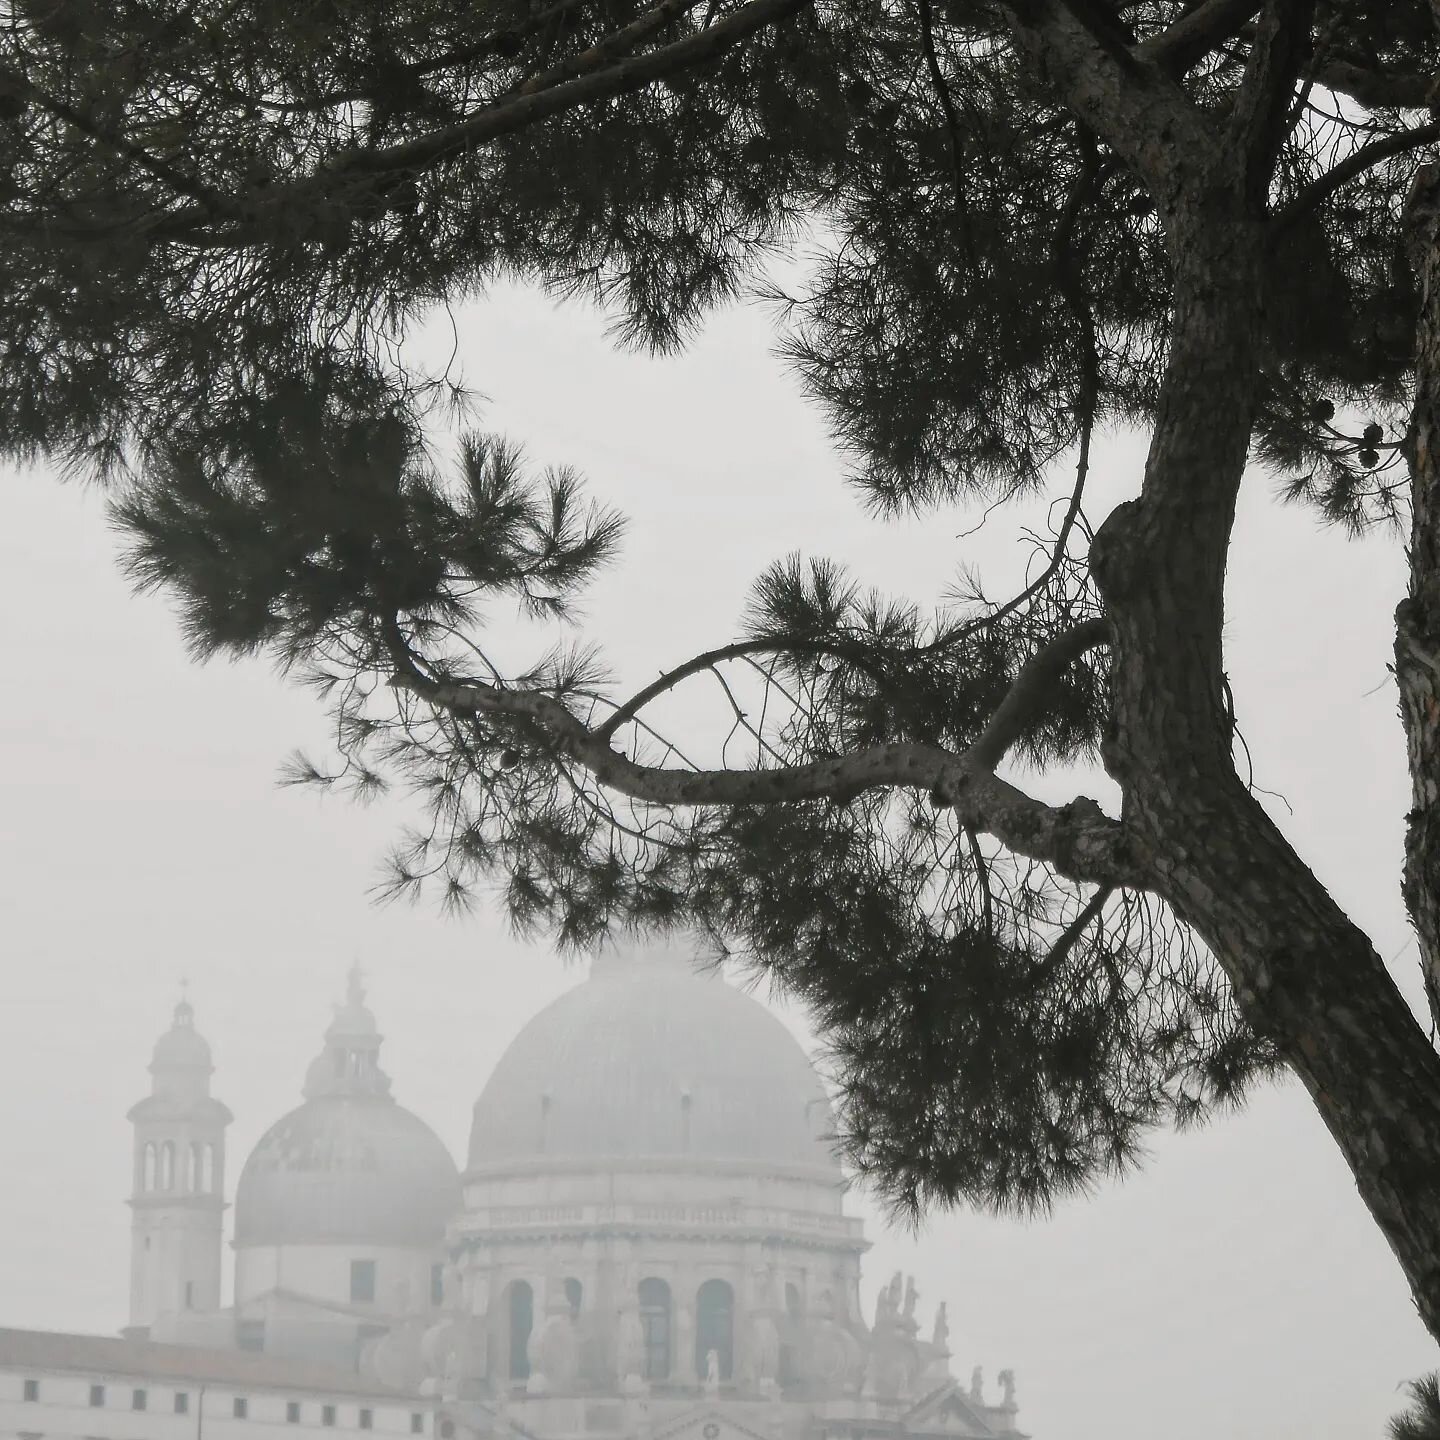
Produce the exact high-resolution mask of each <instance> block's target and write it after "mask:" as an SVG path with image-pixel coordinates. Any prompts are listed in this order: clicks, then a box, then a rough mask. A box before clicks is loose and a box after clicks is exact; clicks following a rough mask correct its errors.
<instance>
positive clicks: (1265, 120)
mask: <svg viewBox="0 0 1440 1440" xmlns="http://www.w3.org/2000/svg"><path fill="white" fill-rule="evenodd" d="M1314 14H1315V0H1266V6H1265V15H1264V18H1263V19H1262V20H1261V21H1260V24H1259V26H1258V27H1257V28H1256V33H1255V40H1254V42H1253V44H1252V45H1251V47H1250V57H1249V59H1248V60H1247V61H1246V64H1245V74H1244V76H1243V78H1242V79H1241V81H1240V91H1239V94H1238V95H1237V96H1236V98H1235V108H1234V110H1233V111H1232V112H1231V116H1230V124H1229V127H1228V128H1229V136H1228V140H1227V144H1226V148H1227V150H1229V151H1231V153H1232V154H1233V155H1234V157H1235V160H1236V161H1237V162H1238V165H1239V173H1238V176H1237V178H1238V180H1239V183H1240V192H1241V194H1242V195H1243V196H1244V198H1245V201H1246V203H1247V205H1248V206H1249V207H1250V209H1251V211H1252V212H1253V213H1259V212H1261V211H1262V210H1263V209H1264V206H1265V201H1266V197H1267V196H1268V195H1269V193H1270V179H1271V176H1272V175H1273V174H1274V173H1275V161H1276V158H1277V157H1278V156H1279V154H1280V149H1281V147H1282V146H1283V145H1284V143H1285V139H1286V136H1287V135H1288V133H1289V129H1290V124H1291V116H1290V112H1291V108H1292V101H1293V99H1294V94H1295V82H1296V81H1297V80H1298V79H1299V78H1300V73H1301V70H1302V69H1303V67H1304V64H1305V61H1306V60H1308V59H1309V58H1310V53H1311V38H1310V28H1311V22H1312V20H1313V18H1314Z"/></svg>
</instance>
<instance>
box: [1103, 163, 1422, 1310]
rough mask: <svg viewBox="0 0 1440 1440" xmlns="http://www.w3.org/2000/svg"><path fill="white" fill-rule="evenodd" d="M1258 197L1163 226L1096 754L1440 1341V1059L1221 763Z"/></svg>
mask: <svg viewBox="0 0 1440 1440" xmlns="http://www.w3.org/2000/svg"><path fill="white" fill-rule="evenodd" d="M1237 179H1238V177H1237ZM1246 209H1247V207H1245V206H1244V204H1243V202H1241V201H1240V199H1239V194H1238V186H1237V193H1236V196H1235V201H1234V203H1227V201H1226V197H1225V196H1224V194H1223V193H1221V192H1219V191H1217V192H1216V193H1215V194H1213V195H1211V196H1209V197H1208V198H1202V199H1201V200H1200V202H1199V203H1197V204H1195V205H1194V207H1193V209H1187V211H1186V215H1185V217H1183V224H1182V225H1181V226H1180V227H1179V233H1177V234H1176V235H1175V236H1174V237H1173V238H1174V244H1173V250H1174V253H1176V254H1177V256H1178V257H1179V268H1178V271H1177V277H1176V298H1175V321H1174V330H1173V332H1172V348H1171V355H1170V361H1169V367H1168V370H1167V374H1166V379H1165V385H1164V389H1163V391H1162V398H1161V404H1160V410H1159V415H1158V419H1157V424H1156V429H1155V433H1154V436H1153V440H1152V444H1151V449H1150V454H1149V459H1148V462H1147V466H1146V473H1145V482H1144V487H1143V490H1142V494H1141V498H1140V500H1138V501H1136V502H1132V503H1131V504H1129V505H1127V506H1122V507H1121V508H1120V509H1119V510H1118V511H1117V512H1116V513H1115V515H1114V516H1112V518H1111V519H1110V520H1109V521H1108V522H1107V523H1106V525H1105V526H1104V527H1103V528H1102V531H1101V534H1100V535H1099V536H1098V537H1097V542H1096V546H1095V548H1094V551H1093V556H1092V558H1093V565H1094V573H1095V577H1096V580H1097V583H1098V584H1099V586H1100V588H1101V591H1102V593H1103V595H1104V597H1105V600H1106V607H1107V613H1108V615H1109V618H1110V621H1111V624H1112V626H1113V628H1114V633H1115V648H1114V657H1115V658H1114V675H1115V709H1114V730H1113V734H1112V735H1111V737H1110V739H1109V741H1108V743H1107V745H1106V747H1105V759H1106V764H1107V766H1108V768H1109V769H1110V770H1111V772H1112V774H1114V775H1115V777H1116V778H1117V780H1119V782H1120V783H1121V785H1122V786H1123V788H1124V793H1125V820H1126V825H1127V828H1128V829H1129V830H1130V832H1131V833H1132V835H1133V837H1134V838H1135V841H1136V845H1137V852H1138V853H1139V854H1140V855H1141V856H1142V858H1143V859H1144V860H1145V861H1146V863H1148V864H1149V865H1150V867H1151V869H1152V871H1153V875H1154V881H1153V888H1154V889H1155V890H1156V891H1157V892H1158V893H1159V894H1161V895H1163V896H1164V897H1165V899H1166V900H1167V901H1168V902H1169V903H1170V904H1171V905H1172V906H1173V907H1174V909H1175V911H1176V913H1177V914H1179V915H1180V916H1181V917H1182V918H1183V919H1184V920H1186V921H1187V922H1188V923H1190V924H1191V925H1192V926H1193V927H1194V928H1195V930H1196V931H1197V932H1198V933H1199V934H1200V935H1201V936H1202V937H1203V938H1204V939H1205V941H1206V942H1207V943H1208V944H1209V946H1210V947H1211V949H1212V950H1213V951H1214V953H1215V955H1216V958H1217V959H1218V960H1219V962H1220V964H1221V965H1222V966H1223V967H1224V969H1225V971H1226V973H1227V974H1228V975H1229V977H1230V980H1231V982H1232V984H1233V986H1234V989H1235V992H1236V996H1237V1000H1238V1003H1239V1004H1240V1006H1241V1009H1242V1011H1243V1012H1244V1014H1245V1015H1246V1017H1247V1019H1248V1020H1249V1021H1250V1022H1251V1023H1252V1024H1253V1025H1254V1026H1255V1027H1256V1028H1257V1029H1258V1030H1260V1031H1261V1032H1262V1033H1264V1034H1266V1035H1268V1036H1270V1037H1271V1038H1272V1039H1273V1040H1274V1041H1275V1043H1276V1045H1277V1046H1278V1048H1279V1051H1280V1053H1281V1054H1282V1055H1283V1056H1284V1058H1285V1060H1286V1061H1287V1062H1288V1063H1289V1065H1290V1066H1291V1067H1292V1068H1293V1069H1294V1070H1295V1072H1296V1073H1297V1074H1298V1075H1299V1076H1300V1078H1301V1080H1302V1081H1303V1083H1304V1084H1305V1086H1306V1088H1307V1089H1308V1091H1309V1093H1310V1095H1311V1097H1312V1099H1313V1100H1314V1102H1315V1105H1316V1108H1317V1109H1318V1110H1319V1112H1320V1115H1321V1117H1322V1119H1323V1120H1324V1121H1325V1124H1326V1125H1327V1127H1328V1128H1329V1130H1330V1133H1331V1134H1332V1136H1333V1137H1334V1138H1335V1140H1336V1143H1337V1144H1338V1145H1339V1147H1340V1149H1341V1151H1342V1153H1343V1154H1344V1156H1345V1158H1346V1161H1347V1163H1348V1164H1349V1165H1350V1168H1351V1170H1352V1172H1353V1174H1354V1177H1355V1181H1356V1185H1357V1187H1358V1189H1359V1191H1360V1194H1361V1196H1362V1198H1363V1199H1364V1201H1365V1203H1366V1205H1367V1206H1368V1208H1369V1209H1370V1212H1371V1214H1372V1215H1373V1216H1374V1218H1375V1220H1376V1222H1377V1224H1378V1225H1379V1226H1380V1228H1381V1230H1382V1231H1383V1233H1384V1234H1385V1237H1386V1239H1387V1240H1388V1241H1389V1243H1390V1245H1391V1248H1392V1249H1393V1251H1394V1252H1395V1255H1396V1257H1397V1258H1398V1260H1399V1262H1400V1264H1401V1267H1402V1268H1403V1270H1404V1273H1405V1275H1406V1278H1407V1280H1408V1281H1409V1283H1410V1286H1411V1291H1412V1294H1413V1295H1414V1298H1415V1302H1416V1305H1417V1308H1418V1309H1419V1311H1420V1314H1421V1317H1422V1319H1423V1320H1424V1322H1425V1324H1426V1326H1427V1327H1428V1328H1429V1329H1430V1331H1431V1333H1432V1334H1434V1335H1435V1336H1436V1337H1437V1339H1440V1057H1437V1056H1436V1054H1435V1052H1434V1050H1433V1049H1432V1048H1431V1046H1430V1045H1429V1044H1428V1042H1427V1041H1426V1038H1425V1036H1424V1034H1423V1033H1422V1031H1421V1030H1420V1028H1419V1027H1418V1026H1417V1025H1416V1024H1415V1022H1414V1019H1413V1017H1412V1016H1411V1014H1410V1012H1409V1009H1408V1007H1407V1006H1406V1005H1405V1002H1404V1000H1403V998H1402V997H1401V995H1400V994H1399V992H1398V990H1397V989H1396V987H1395V985H1394V983H1393V982H1392V981H1391V979H1390V976H1389V974H1388V973H1387V971H1386V969H1385V967H1384V965H1383V963H1382V962H1381V960H1380V957H1379V956H1378V955H1377V954H1376V952H1375V950H1374V947H1373V946H1372V945H1371V944H1370V942H1369V940H1368V939H1367V938H1366V936H1365V935H1364V934H1363V933H1362V932H1361V931H1360V930H1358V929H1357V928H1356V927H1355V926H1354V925H1353V924H1352V923H1351V922H1350V921H1349V920H1348V919H1347V917H1346V916H1345V915H1344V914H1343V912H1342V911H1341V910H1340V908H1339V907H1338V906H1337V905H1336V904H1335V902H1334V901H1333V900H1332V898H1331V897H1330V895H1329V894H1328V892H1327V891H1326V889H1325V887H1324V886H1323V885H1321V884H1320V882H1319V881H1318V880H1317V879H1316V877H1315V876H1314V875H1313V874H1312V873H1311V872H1310V870H1309V869H1308V868H1307V867H1306V866H1305V864H1304V863H1303V861H1301V859H1300V858H1299V856H1298V855H1296V853H1295V851H1294V850H1293V848H1292V847H1291V846H1290V844H1289V843H1288V842H1287V841H1286V839H1285V837H1284V836H1283V835H1282V834H1281V833H1280V831H1279V830H1278V829H1277V828H1276V826H1275V825H1274V824H1273V823H1272V822H1271V820H1270V819H1269V817H1268V816H1267V815H1266V813H1265V811H1264V810H1263V808H1262V807H1261V806H1260V805H1259V804H1258V803H1257V802H1256V800H1255V799H1254V797H1253V796H1251V795H1250V794H1249V792H1248V791H1247V790H1246V788H1245V787H1244V785H1243V784H1242V783H1241V782H1240V780H1239V778H1238V776H1237V774H1236V772H1235V768H1234V764H1233V761H1232V758H1231V738H1232V737H1231V723H1230V720H1229V718H1228V714H1227V711H1226V708H1225V706H1224V704H1223V701H1222V685H1223V674H1222V668H1221V666H1222V649H1221V629H1222V624H1223V601H1224V573H1225V560H1226V552H1227V550H1228V547H1229V537H1230V528H1231V525H1232V523H1233V520H1234V507H1235V499H1236V495H1237V493H1238V489H1239V484H1240V480H1241V476H1242V474H1243V471H1244V467H1245V458H1246V449H1247V445H1248V440H1249V434H1250V423H1251V415H1252V403H1253V402H1252V397H1253V395H1254V394H1255V393H1256V389H1257V386H1256V383H1255V353H1256V341H1257V335H1256V330H1257V324H1258V317H1259V315H1260V313H1261V305H1262V302H1263V298H1264V297H1263V294H1262V291H1261V288H1260V275H1261V270H1262V267H1261V263H1260V260H1261V234H1260V226H1259V224H1258V223H1256V222H1254V221H1251V220H1248V219H1245V218H1243V217H1244V215H1245V214H1246Z"/></svg>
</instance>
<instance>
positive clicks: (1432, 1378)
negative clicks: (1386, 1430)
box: [1390, 1375, 1440, 1440]
mask: <svg viewBox="0 0 1440 1440" xmlns="http://www.w3.org/2000/svg"><path fill="white" fill-rule="evenodd" d="M1409 1390H1410V1399H1411V1401H1412V1404H1411V1406H1410V1408H1409V1409H1408V1410H1407V1411H1406V1412H1405V1413H1404V1414H1403V1415H1397V1416H1396V1417H1395V1418H1394V1419H1393V1420H1392V1421H1391V1422H1390V1440H1437V1437H1440V1375H1427V1376H1426V1377H1425V1378H1424V1379H1423V1380H1416V1381H1415V1382H1414V1383H1413V1384H1411V1385H1410V1386H1409Z"/></svg>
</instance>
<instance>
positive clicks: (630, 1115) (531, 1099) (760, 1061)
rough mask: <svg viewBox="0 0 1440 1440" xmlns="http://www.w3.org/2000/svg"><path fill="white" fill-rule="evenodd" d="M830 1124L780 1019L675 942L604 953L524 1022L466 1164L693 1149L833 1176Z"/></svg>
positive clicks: (693, 1154) (668, 1154)
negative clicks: (584, 976)
mask: <svg viewBox="0 0 1440 1440" xmlns="http://www.w3.org/2000/svg"><path fill="white" fill-rule="evenodd" d="M832 1128H833V1119H832V1115H831V1111H830V1104H829V1101H828V1099H827V1098H826V1095H825V1090H824V1087H823V1086H822V1085H821V1083H820V1080H819V1077H818V1076H817V1075H816V1074H815V1071H814V1069H813V1068H812V1067H811V1065H810V1062H809V1060H807V1059H806V1057H805V1052H804V1051H803V1050H802V1049H801V1047H800V1046H799V1044H798V1043H797V1042H796V1041H795V1039H794V1037H793V1036H792V1035H791V1034H790V1032H789V1031H788V1030H786V1028H785V1027H784V1025H782V1024H781V1023H780V1021H779V1020H777V1019H776V1018H775V1016H773V1015H772V1014H770V1012H769V1011H768V1010H766V1009H765V1008H764V1006H763V1005H761V1004H760V1003H759V1002H758V1001H757V1000H754V999H752V998H751V997H750V996H749V995H746V994H744V993H743V992H742V991H740V990H737V989H735V988H734V987H733V986H731V985H729V984H727V983H726V982H725V981H724V980H722V979H720V978H719V977H718V976H714V975H712V974H703V973H699V972H697V970H696V969H695V967H694V963H693V962H692V961H689V960H687V959H686V958H685V957H684V949H683V946H679V945H677V944H676V943H675V942H667V943H666V944H663V945H659V946H648V947H638V948H636V949H633V950H632V951H631V952H630V953H629V954H621V955H612V956H611V957H609V958H602V959H600V960H597V961H596V962H595V964H594V966H593V968H592V971H591V975H590V978H589V979H588V980H586V981H585V982H584V983H583V984H581V985H577V986H576V987H575V988H574V989H573V990H570V991H568V992H567V993H566V994H564V995H562V996H561V997H560V998H559V999H558V1000H556V1001H554V1002H553V1003H552V1004H551V1005H549V1006H548V1007H547V1008H546V1009H544V1010H542V1011H541V1012H540V1013H539V1014H538V1015H537V1016H536V1017H535V1018H534V1019H533V1020H531V1021H530V1023H529V1024H528V1025H526V1026H525V1028H524V1029H523V1030H522V1031H521V1032H520V1034H519V1035H518V1036H517V1037H516V1039H515V1041H514V1042H513V1043H512V1044H511V1046H510V1047H509V1049H508V1050H506V1052H505V1054H504V1055H503V1056H502V1057H501V1060H500V1063H499V1064H498V1065H497V1066H496V1068H495V1072H494V1074H493V1075H492V1076H491V1078H490V1082H489V1084H487V1085H486V1086H485V1089H484V1091H483V1093H482V1094H481V1096H480V1098H479V1100H478V1101H477V1102H476V1104H475V1113H474V1121H473V1124H472V1126H471V1130H470V1156H469V1164H470V1167H471V1169H472V1170H479V1169H487V1170H489V1169H492V1168H495V1167H503V1168H505V1169H507V1170H508V1169H512V1168H516V1167H523V1165H524V1164H525V1163H527V1162H530V1163H533V1162H534V1161H536V1160H540V1159H543V1160H546V1161H555V1160H562V1161H563V1160H578V1161H593V1162H598V1161H602V1160H628V1159H682V1158H687V1159H691V1160H694V1161H697V1162H702V1163H709V1162H715V1161H729V1162H739V1163H748V1164H755V1165H759V1166H762V1167H764V1168H766V1169H771V1168H774V1169H779V1170H785V1171H790V1172H799V1173H807V1174H811V1175H814V1174H815V1173H816V1172H823V1173H824V1175H825V1177H826V1178H827V1179H830V1180H838V1179H839V1178H840V1169H839V1164H838V1162H837V1160H836V1158H835V1155H834V1151H833V1147H832V1143H831V1142H830V1140H829V1139H828V1138H827V1137H828V1136H829V1134H830V1132H831V1130H832Z"/></svg>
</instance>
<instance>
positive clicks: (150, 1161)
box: [140, 1140, 155, 1190]
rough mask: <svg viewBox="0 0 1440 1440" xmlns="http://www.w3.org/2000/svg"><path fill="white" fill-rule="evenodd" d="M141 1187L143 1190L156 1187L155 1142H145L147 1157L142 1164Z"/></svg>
mask: <svg viewBox="0 0 1440 1440" xmlns="http://www.w3.org/2000/svg"><path fill="white" fill-rule="evenodd" d="M140 1188H141V1189H142V1190H153V1189H154V1188H155V1142H154V1141H153V1140H147V1141H146V1142H145V1159H144V1161H143V1162H142V1164H141V1175H140Z"/></svg>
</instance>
